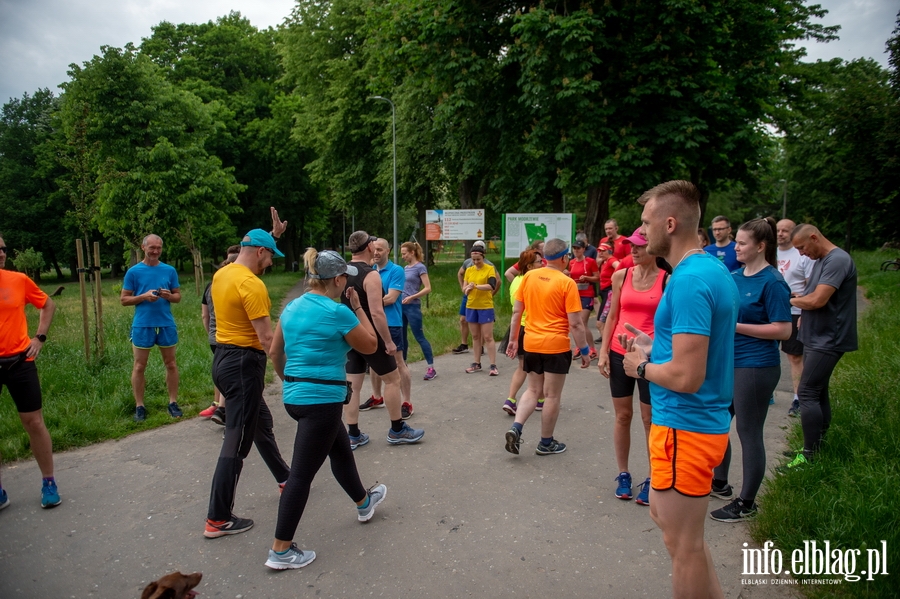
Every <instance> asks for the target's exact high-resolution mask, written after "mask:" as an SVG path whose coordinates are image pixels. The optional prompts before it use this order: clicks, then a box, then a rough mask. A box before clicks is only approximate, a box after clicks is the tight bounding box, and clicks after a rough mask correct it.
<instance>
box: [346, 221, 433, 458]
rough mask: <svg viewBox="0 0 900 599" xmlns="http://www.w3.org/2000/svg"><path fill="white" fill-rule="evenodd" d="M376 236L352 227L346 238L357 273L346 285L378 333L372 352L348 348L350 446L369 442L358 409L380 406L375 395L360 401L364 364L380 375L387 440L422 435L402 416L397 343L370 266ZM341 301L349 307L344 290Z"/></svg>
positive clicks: (378, 282)
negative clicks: (387, 424)
mask: <svg viewBox="0 0 900 599" xmlns="http://www.w3.org/2000/svg"><path fill="white" fill-rule="evenodd" d="M377 240H378V238H377V237H375V236H373V235H369V234H368V233H366V232H365V231H355V232H353V233H352V234H351V235H350V239H348V240H347V241H348V243H347V245H348V246H349V248H350V253H351V254H352V258H351V261H350V265H352V266H354V267H356V270H357V274H355V275H349V276H348V277H347V287H348V288H350V287H352V288H353V289H355V290H356V293H357V295H358V296H359V303H360V306H361V307H362V309H363V312H364V313H365V317H366V318H368V319H369V322H371V323H372V327H373V328H374V329H375V332H376V333H378V349H376V350H375V353H373V354H369V355H365V354H361V353H359V352H358V351H356V350H355V349H351V350H350V351H348V352H347V380H349V381H350V383H351V386H352V395H351V398H350V403H348V404H347V405H345V406H344V420H345V421H346V423H347V429H348V431H347V433H348V435H349V437H350V447H351V448H352V449H356V448H357V447H359V446H361V445H365V444H366V443H368V442H369V436H368V435H366V434H365V433H363V432H362V431H360V430H359V411H360V409H371V408H373V407H380V405H377V406H376V405H375V402H374V398H373V401H372V403H371V404H370V403H369V402H366V404H369V405H363V406H360V405H359V393H360V390H361V389H362V385H363V380H364V379H365V376H366V366H368V367H369V368H370V369H371V370H372V371H373V372H375V373H376V374H377V375H378V376H380V377H381V380H382V381H383V382H384V400H383V404H384V406H386V407H387V411H388V415H389V416H390V419H391V428H390V430H389V431H388V434H387V441H388V443H390V444H392V445H401V444H409V443H418V442H419V441H420V440H421V439H422V437H423V436H425V431H423V430H421V429H414V428H412V427H410V426H409V425H408V424H406V422H404V420H403V412H402V405H401V398H400V372H399V371H398V370H397V360H396V359H395V358H394V354H395V353H396V352H397V344H396V343H394V341H393V339H392V338H391V331H390V329H389V328H388V322H387V317H386V316H385V314H384V301H383V298H384V292H383V291H382V287H381V277H380V276H379V275H378V273H377V272H375V271H374V270H372V267H371V266H369V265H370V264H372V262H373V261H374V259H375V248H374V246H373V244H374V242H375V241H377ZM341 301H342V302H343V303H345V304H347V306H348V307H350V300H349V299H348V298H347V296H346V294H345V295H342V296H341Z"/></svg>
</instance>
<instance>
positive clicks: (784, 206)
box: [781, 179, 787, 220]
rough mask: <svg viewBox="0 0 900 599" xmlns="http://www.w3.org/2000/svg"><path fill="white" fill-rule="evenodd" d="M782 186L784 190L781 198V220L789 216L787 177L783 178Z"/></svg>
mask: <svg viewBox="0 0 900 599" xmlns="http://www.w3.org/2000/svg"><path fill="white" fill-rule="evenodd" d="M781 188H782V192H783V197H782V200H781V220H784V219H786V218H787V179H782V180H781Z"/></svg>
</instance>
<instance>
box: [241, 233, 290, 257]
mask: <svg viewBox="0 0 900 599" xmlns="http://www.w3.org/2000/svg"><path fill="white" fill-rule="evenodd" d="M241 245H242V246H243V247H255V248H266V249H267V250H272V251H273V252H275V257H276V258H284V254H282V253H281V252H279V251H278V247H277V246H276V245H275V238H274V237H272V235H271V234H270V233H268V232H267V231H263V230H262V229H253V230H252V231H250V232H249V233H247V234H246V235H244V239H243V240H242V241H241Z"/></svg>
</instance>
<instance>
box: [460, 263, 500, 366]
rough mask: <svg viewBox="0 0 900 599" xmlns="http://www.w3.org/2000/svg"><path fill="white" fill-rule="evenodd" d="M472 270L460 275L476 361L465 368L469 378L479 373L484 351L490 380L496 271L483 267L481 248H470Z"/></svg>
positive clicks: (494, 353) (494, 359) (494, 346)
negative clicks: (486, 355)
mask: <svg viewBox="0 0 900 599" xmlns="http://www.w3.org/2000/svg"><path fill="white" fill-rule="evenodd" d="M469 255H470V256H471V258H472V266H470V267H469V268H467V269H466V272H465V275H463V294H464V295H465V296H466V322H467V323H469V331H471V333H472V345H474V349H475V361H474V362H472V365H471V366H469V367H468V368H466V372H468V373H469V374H471V373H473V372H479V371H480V370H481V352H482V350H483V349H484V348H485V347H487V351H488V357H489V358H490V360H491V370H490V375H491V376H498V375H499V374H500V371H498V370H497V344H496V342H494V289H495V288H496V286H497V279H498V275H497V269H495V268H494V267H493V266H491V265H488V264H486V263H485V260H484V248H483V247H480V246H473V247H472V251H471V253H470V254H469Z"/></svg>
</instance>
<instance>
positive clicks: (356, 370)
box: [346, 327, 397, 376]
mask: <svg viewBox="0 0 900 599" xmlns="http://www.w3.org/2000/svg"><path fill="white" fill-rule="evenodd" d="M388 328H390V327H388ZM375 336H376V337H378V348H377V349H376V350H375V353H373V354H368V355H366V354H361V353H359V352H358V351H356V350H355V349H351V350H350V351H348V352H347V366H346V369H347V374H365V373H366V366H367V365H368V366H369V367H370V368H371V369H372V370H373V371H374V372H375V374H377V375H378V376H384V375H386V374H390V373H392V372H394V371H395V370H397V360H395V359H394V356H389V355H387V354H386V353H385V352H386V351H387V346H386V345H385V344H384V340H383V339H382V338H381V335H379V334H378V333H375Z"/></svg>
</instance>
